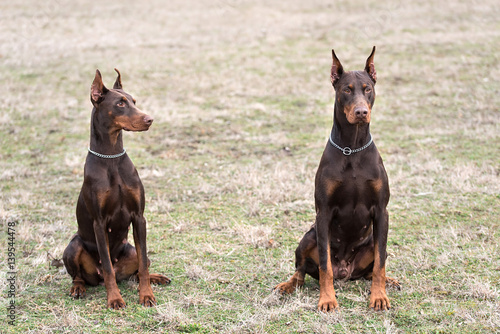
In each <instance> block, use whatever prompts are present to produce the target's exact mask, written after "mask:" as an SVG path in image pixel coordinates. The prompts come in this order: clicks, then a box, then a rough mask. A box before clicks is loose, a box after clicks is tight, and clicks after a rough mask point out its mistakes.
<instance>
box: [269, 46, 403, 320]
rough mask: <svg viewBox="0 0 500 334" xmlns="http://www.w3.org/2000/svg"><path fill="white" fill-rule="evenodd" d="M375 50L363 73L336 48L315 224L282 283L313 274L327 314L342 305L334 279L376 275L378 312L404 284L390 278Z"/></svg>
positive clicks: (373, 301)
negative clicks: (375, 123) (388, 287)
mask: <svg viewBox="0 0 500 334" xmlns="http://www.w3.org/2000/svg"><path fill="white" fill-rule="evenodd" d="M374 55H375V47H373V50H372V53H371V54H370V56H369V57H368V59H367V60H366V66H365V70H364V71H349V72H344V70H343V67H342V64H341V63H340V61H339V60H338V58H337V56H336V55H335V52H334V51H333V50H332V56H333V65H332V68H331V82H332V85H333V87H334V89H335V108H334V116H333V118H334V120H333V128H332V131H331V134H330V140H329V142H328V143H327V144H326V148H325V150H324V152H323V156H322V157H321V162H320V164H319V167H318V171H317V173H316V181H315V193H314V198H315V206H316V222H315V224H314V225H313V226H312V227H311V229H310V230H309V231H308V232H307V233H306V234H305V235H304V237H303V238H302V240H301V241H300V243H299V246H298V247H297V249H296V251H295V261H296V262H295V267H296V271H295V274H294V275H293V276H292V277H291V278H290V279H289V280H288V281H287V282H284V283H281V284H279V285H277V286H276V287H275V289H277V290H278V291H279V292H281V293H292V292H293V291H294V290H295V289H296V288H297V287H300V286H302V285H303V284H304V277H305V274H306V273H307V274H309V275H311V276H312V277H314V278H316V279H319V286H320V294H319V303H318V309H319V310H320V311H323V312H328V311H332V310H334V309H336V308H337V307H338V303H337V300H336V297H335V290H334V288H333V280H334V279H343V280H347V279H351V280H355V279H359V278H362V277H364V278H366V279H369V280H372V286H371V296H370V307H371V308H374V309H375V310H388V309H389V308H390V303H389V299H388V298H387V295H386V292H385V284H386V281H387V282H389V283H392V284H394V285H395V286H399V283H398V282H397V281H396V280H393V279H391V278H389V277H386V276H385V260H386V257H387V253H386V246H387V232H388V229H389V215H388V213H387V209H386V207H387V203H388V202H389V183H388V179H387V173H386V171H385V168H384V165H383V163H382V158H381V157H380V154H379V152H378V150H377V148H376V147H375V144H374V143H373V140H372V137H371V134H370V118H371V109H372V106H373V103H374V101H375V89H374V86H375V82H376V81H377V75H376V72H375V66H374V62H373V57H374Z"/></svg>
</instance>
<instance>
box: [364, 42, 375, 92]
mask: <svg viewBox="0 0 500 334" xmlns="http://www.w3.org/2000/svg"><path fill="white" fill-rule="evenodd" d="M374 56H375V47H373V50H372V53H371V54H370V56H369V57H368V59H367V60H366V65H365V71H366V73H368V75H369V76H370V78H371V79H372V80H373V83H376V82H377V71H375V63H374V62H373V57H374Z"/></svg>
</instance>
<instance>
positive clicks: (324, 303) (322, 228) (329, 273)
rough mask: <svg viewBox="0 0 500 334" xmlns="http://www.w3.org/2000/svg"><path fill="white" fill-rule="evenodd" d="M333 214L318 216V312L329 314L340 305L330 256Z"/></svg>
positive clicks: (320, 213) (321, 212) (322, 212)
mask: <svg viewBox="0 0 500 334" xmlns="http://www.w3.org/2000/svg"><path fill="white" fill-rule="evenodd" d="M331 216H332V214H331V213H328V214H325V213H324V211H321V210H320V211H319V212H318V214H317V216H316V230H317V244H318V253H319V303H318V310H319V311H322V312H329V311H333V310H335V309H336V308H337V307H338V306H339V304H338V303H337V298H335V289H334V288H333V268H332V258H331V254H330V231H329V229H330V222H331Z"/></svg>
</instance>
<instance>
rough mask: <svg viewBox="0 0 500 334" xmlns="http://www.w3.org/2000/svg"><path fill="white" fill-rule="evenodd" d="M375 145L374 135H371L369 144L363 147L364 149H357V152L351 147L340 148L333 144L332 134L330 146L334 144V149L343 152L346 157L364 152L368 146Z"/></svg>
mask: <svg viewBox="0 0 500 334" xmlns="http://www.w3.org/2000/svg"><path fill="white" fill-rule="evenodd" d="M372 143H373V138H372V135H371V134H370V140H369V141H368V143H367V144H366V145H365V146H363V147H360V148H357V149H355V150H353V149H351V148H350V147H347V146H346V147H344V148H342V147H340V146H339V145H337V144H335V143H334V142H333V139H332V134H331V133H330V144H332V146H333V147H335V148H338V149H339V150H341V151H342V153H344V155H351V154H353V153H356V152H359V151H363V150H364V149H365V148H367V147H368V146H370V145H371V144H372Z"/></svg>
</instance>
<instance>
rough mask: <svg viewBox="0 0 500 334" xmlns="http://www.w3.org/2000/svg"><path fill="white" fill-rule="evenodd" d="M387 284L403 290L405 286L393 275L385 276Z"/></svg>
mask: <svg viewBox="0 0 500 334" xmlns="http://www.w3.org/2000/svg"><path fill="white" fill-rule="evenodd" d="M385 284H387V285H389V286H391V287H393V288H394V289H396V290H401V289H402V288H403V287H402V286H401V283H399V281H398V280H397V279H395V278H392V277H386V278H385Z"/></svg>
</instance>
